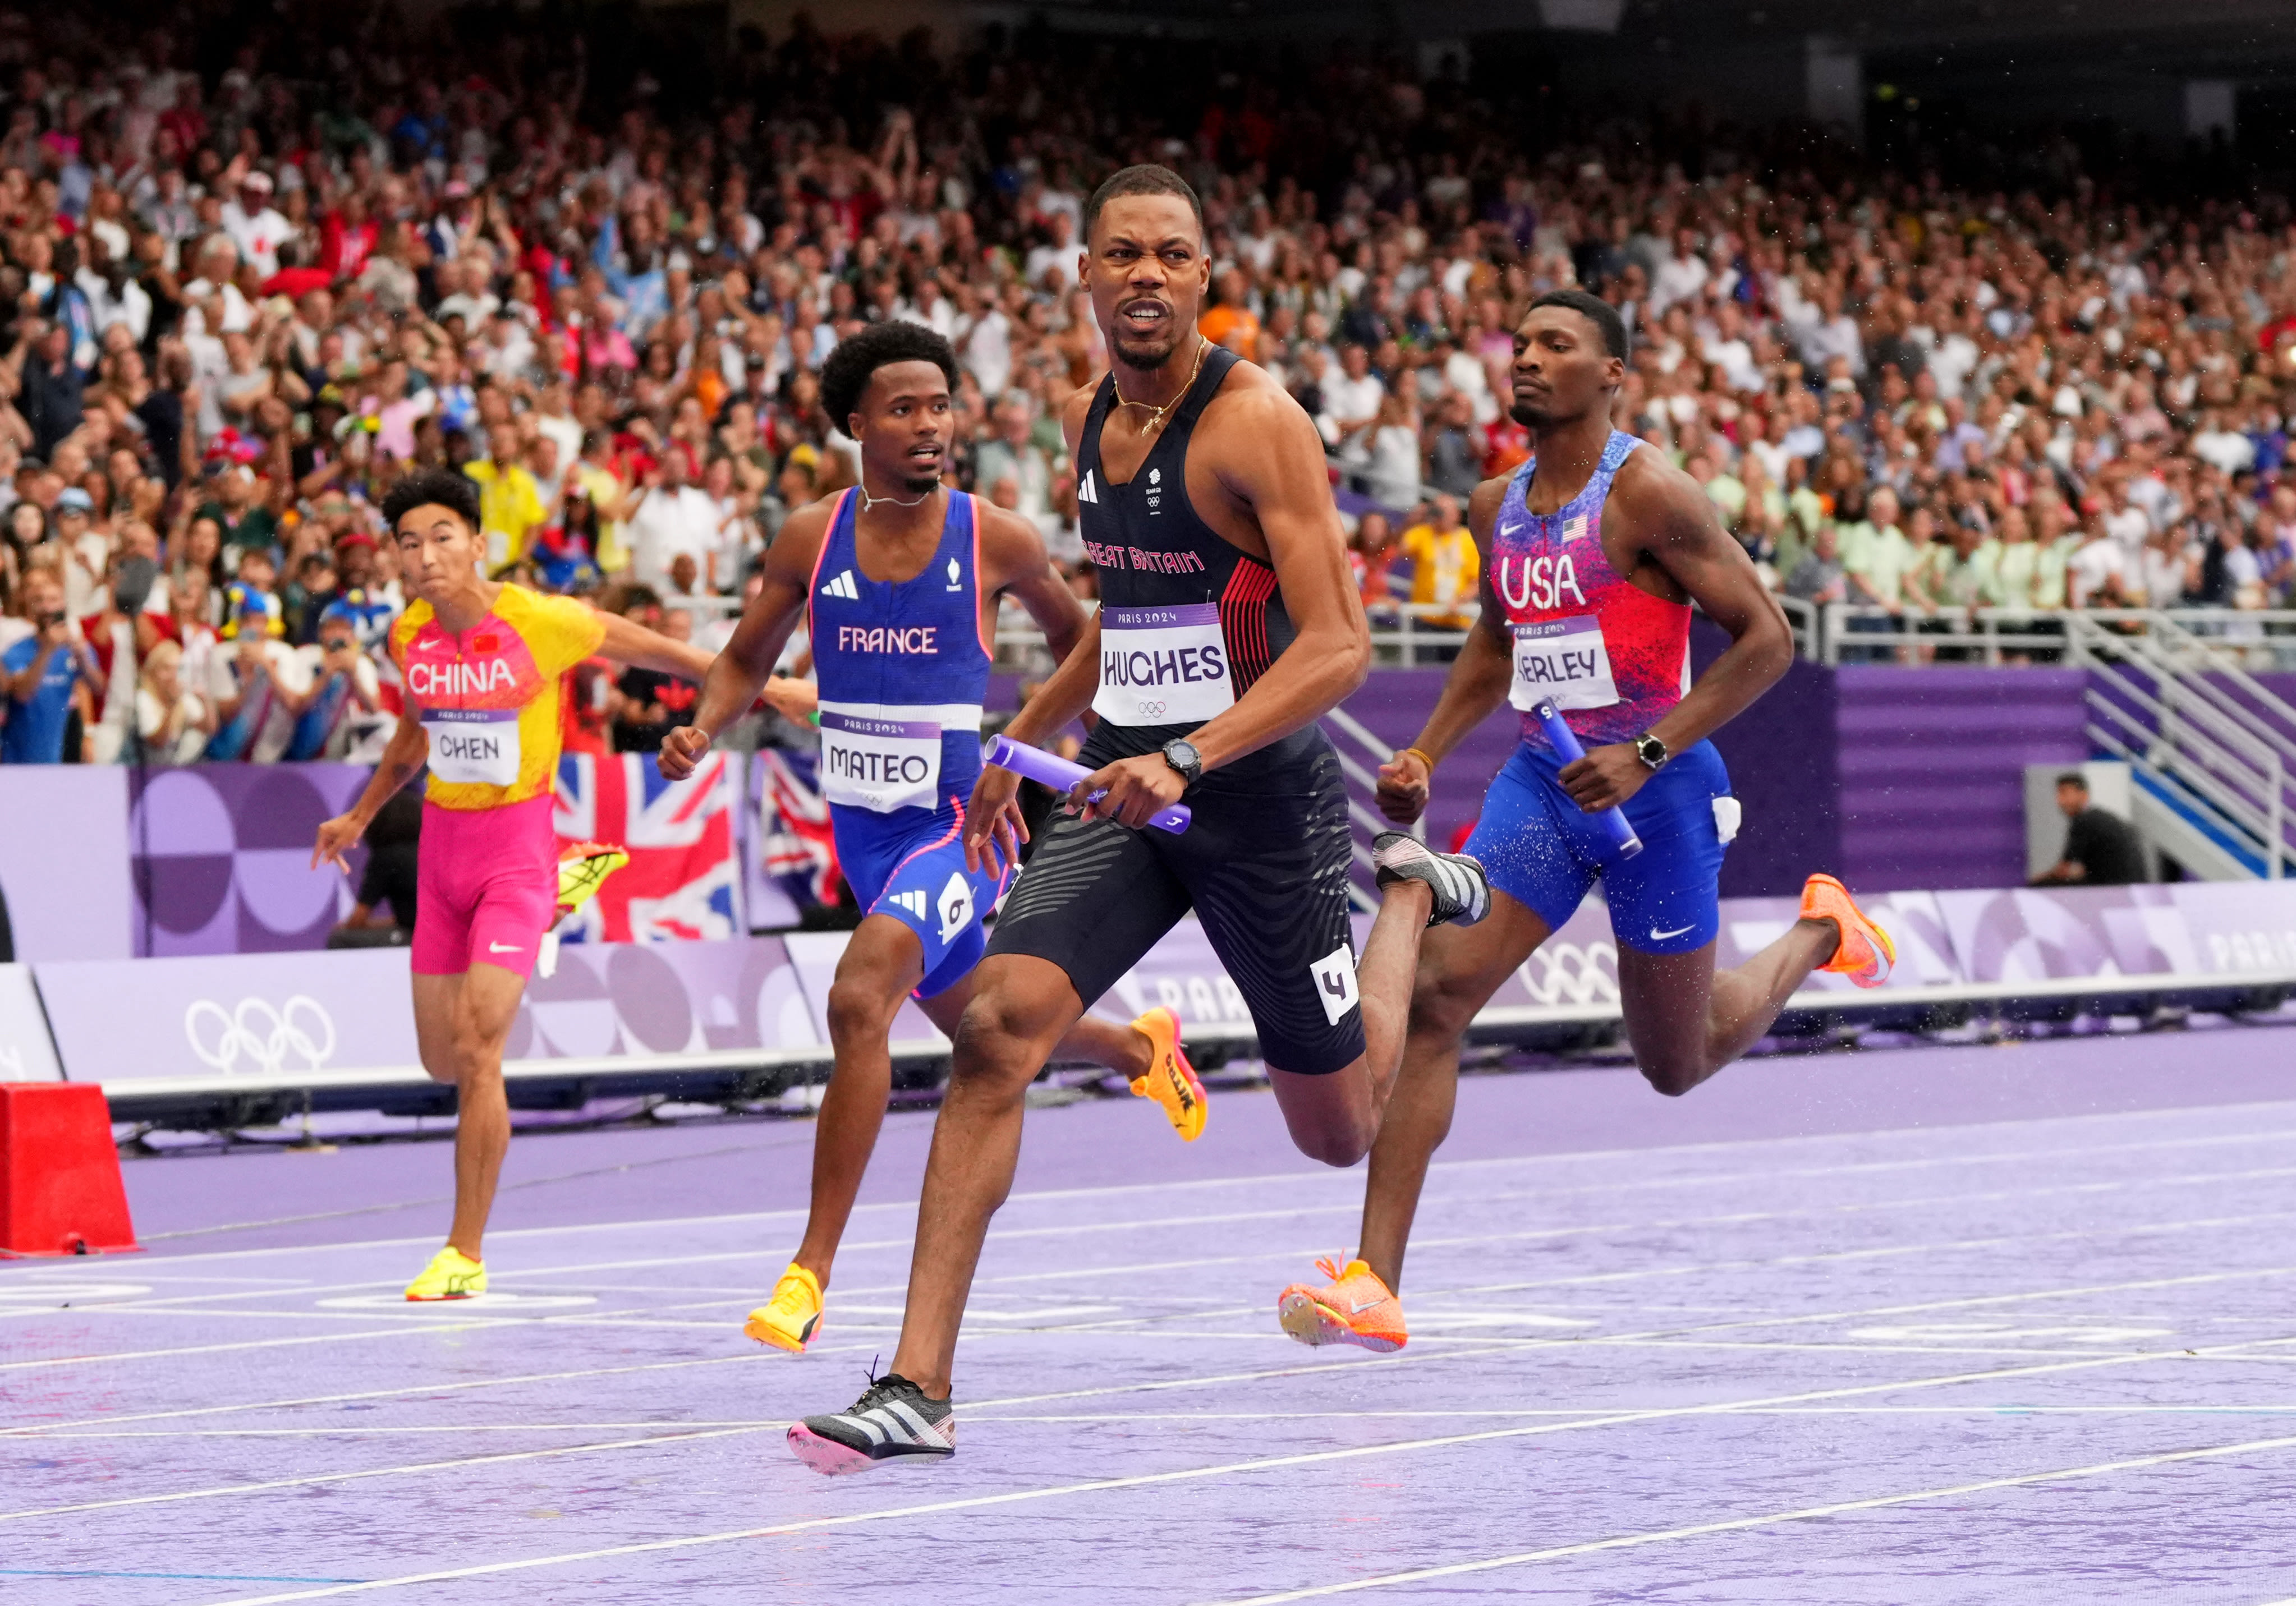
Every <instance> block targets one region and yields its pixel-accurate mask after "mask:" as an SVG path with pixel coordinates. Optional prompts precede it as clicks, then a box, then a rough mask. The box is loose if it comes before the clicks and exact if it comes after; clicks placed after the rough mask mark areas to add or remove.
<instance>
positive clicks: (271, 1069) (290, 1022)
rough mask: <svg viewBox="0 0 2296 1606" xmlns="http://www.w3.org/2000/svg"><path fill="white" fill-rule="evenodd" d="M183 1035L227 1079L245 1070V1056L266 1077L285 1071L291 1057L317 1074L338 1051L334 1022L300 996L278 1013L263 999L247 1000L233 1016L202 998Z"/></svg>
mask: <svg viewBox="0 0 2296 1606" xmlns="http://www.w3.org/2000/svg"><path fill="white" fill-rule="evenodd" d="M203 1028H204V1029H203ZM184 1037H186V1038H188V1039H190V1041H191V1045H192V1052H193V1053H195V1054H197V1055H198V1056H199V1057H200V1059H201V1061H203V1062H205V1063H206V1064H209V1065H212V1066H213V1067H215V1069H217V1070H220V1071H223V1072H225V1073H226V1074H230V1073H234V1072H236V1071H238V1070H239V1069H241V1066H240V1061H241V1059H242V1057H244V1058H245V1059H246V1060H247V1061H249V1062H250V1065H249V1068H250V1069H253V1070H255V1071H258V1072H260V1073H261V1074H263V1075H265V1076H277V1075H278V1074H279V1073H280V1072H281V1071H282V1070H283V1069H286V1067H287V1061H288V1058H289V1056H291V1055H292V1056H294V1057H296V1058H298V1059H300V1060H301V1061H303V1062H304V1063H303V1067H302V1068H303V1069H307V1070H317V1069H320V1068H322V1067H323V1066H324V1065H325V1064H326V1062H327V1061H328V1060H330V1059H332V1057H333V1055H334V1052H335V1022H334V1018H333V1017H332V1016H331V1015H329V1014H328V1013H327V1012H326V1009H325V1007H324V1005H323V1004H320V1003H319V1001H318V1000H317V999H316V998H311V997H307V996H304V995H303V994H301V993H298V994H296V995H295V996H293V997H291V998H290V999H288V1000H287V1002H286V1003H285V1004H283V1005H281V1006H280V1007H279V1008H277V1009H274V1008H273V1007H272V1006H271V1005H270V1004H269V1003H267V1002H266V1001H265V1000H264V999H261V998H242V999H241V1000H240V1001H239V1007H238V1008H237V1009H235V1010H233V1011H231V1012H228V1013H226V1012H225V1010H224V1007H223V1006H222V1005H221V1004H215V1003H212V1002H210V1001H209V1000H208V999H205V998H201V999H200V1000H199V1001H198V1002H196V1003H194V1004H192V1005H191V1007H190V1008H188V1009H186V1010H185V1011H184Z"/></svg>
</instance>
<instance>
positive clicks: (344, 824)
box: [311, 814, 366, 875]
mask: <svg viewBox="0 0 2296 1606" xmlns="http://www.w3.org/2000/svg"><path fill="white" fill-rule="evenodd" d="M365 834H366V822H365V821H364V820H362V819H360V818H359V817H358V815H356V814H347V815H336V816H335V817H334V818H333V819H332V820H329V821H328V822H327V823H325V824H324V825H322V826H320V827H319V840H318V842H317V844H316V846H315V847H313V848H312V849H311V868H312V869H314V870H316V869H317V868H318V867H319V866H320V865H322V864H332V865H333V866H334V867H335V868H336V869H338V870H340V871H341V872H342V873H344V874H345V875H348V874H349V873H351V866H350V861H349V860H348V859H346V858H345V857H343V855H345V854H347V853H348V852H349V851H350V850H351V849H352V848H356V847H357V846H358V840H359V838H361V837H362V836H365Z"/></svg>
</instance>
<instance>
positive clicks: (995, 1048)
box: [893, 827, 1122, 1399]
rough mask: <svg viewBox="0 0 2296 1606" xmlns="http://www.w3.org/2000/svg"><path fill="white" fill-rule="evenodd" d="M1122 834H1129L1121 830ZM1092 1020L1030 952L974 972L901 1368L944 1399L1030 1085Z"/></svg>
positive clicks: (922, 1220)
mask: <svg viewBox="0 0 2296 1606" xmlns="http://www.w3.org/2000/svg"><path fill="white" fill-rule="evenodd" d="M1117 829H1119V830H1121V829H1122V828H1121V827H1117ZM1083 1013H1084V1004H1083V1003H1082V1002H1081V1001H1080V1000H1079V999H1078V996H1077V991H1076V987H1075V985H1074V983H1072V982H1071V981H1070V979H1069V975H1068V972H1067V971H1064V970H1062V968H1061V967H1060V966H1059V965H1056V964H1054V963H1051V962H1050V961H1048V960H1044V959H1039V958H1037V957H1035V956H1034V955H1027V954H991V955H989V956H988V958H986V959H984V960H982V961H981V962H980V968H979V969H977V970H976V971H974V972H973V974H972V1000H971V1002H970V1003H968V1004H967V1005H966V1006H965V1010H964V1019H963V1020H961V1021H959V1022H958V1025H957V1030H956V1034H955V1037H956V1052H955V1061H954V1064H953V1068H952V1069H951V1071H950V1074H949V1079H948V1090H947V1092H946V1093H945V1094H942V1096H941V1104H940V1115H939V1118H938V1119H937V1120H935V1121H934V1123H933V1141H932V1151H931V1155H930V1157H929V1158H928V1159H926V1161H925V1184H924V1192H923V1195H922V1200H921V1201H920V1202H919V1205H918V1209H917V1245H916V1251H915V1255H914V1258H913V1259H912V1260H911V1261H910V1263H909V1294H908V1304H907V1307H906V1309H905V1310H904V1312H903V1314H902V1317H901V1341H900V1345H899V1348H897V1349H896V1350H895V1351H894V1352H893V1370H894V1371H895V1372H898V1373H899V1374H900V1375H901V1376H903V1377H905V1378H907V1379H908V1380H909V1381H911V1382H914V1383H915V1384H916V1385H917V1386H918V1387H920V1388H921V1389H923V1390H924V1391H925V1393H926V1394H928V1395H930V1396H931V1397H934V1398H936V1399H939V1398H942V1397H946V1396H947V1393H948V1391H949V1375H950V1370H951V1367H952V1365H953V1364H954V1363H955V1356H956V1331H957V1326H958V1323H960V1322H962V1321H963V1319H964V1302H965V1298H966V1296H967V1295H968V1294H969V1293H970V1292H971V1291H972V1273H973V1268H974V1267H975V1266H978V1265H979V1264H980V1246H981V1244H982V1242H983V1241H985V1240H986V1239H987V1238H988V1220H989V1217H992V1216H994V1215H996V1211H997V1208H998V1207H999V1206H1001V1205H1002V1204H1004V1202H1005V1195H1006V1194H1007V1193H1008V1192H1011V1191H1012V1187H1013V1169H1014V1168H1015V1167H1017V1166H1018V1165H1019V1163H1020V1158H1021V1115H1022V1111H1023V1109H1024V1107H1025V1102H1026V1098H1027V1094H1028V1091H1029V1084H1030V1083H1031V1082H1033V1081H1035V1080H1036V1079H1037V1072H1038V1071H1040V1070H1042V1069H1044V1067H1045V1062H1046V1060H1047V1059H1049V1058H1050V1057H1051V1055H1052V1053H1053V1050H1054V1047H1055V1046H1057V1045H1059V1043H1060V1042H1061V1040H1062V1038H1063V1037H1066V1036H1067V1035H1068V1033H1069V1031H1070V1028H1073V1027H1074V1026H1075V1025H1076V1023H1077V1020H1078V1018H1079V1017H1080V1016H1082V1015H1083Z"/></svg>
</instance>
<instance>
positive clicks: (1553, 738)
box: [1531, 701, 1643, 859]
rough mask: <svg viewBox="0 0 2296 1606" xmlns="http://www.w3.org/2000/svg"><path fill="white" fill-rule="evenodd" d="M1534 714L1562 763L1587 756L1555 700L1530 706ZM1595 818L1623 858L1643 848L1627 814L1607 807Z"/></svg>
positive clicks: (1572, 762) (1577, 760)
mask: <svg viewBox="0 0 2296 1606" xmlns="http://www.w3.org/2000/svg"><path fill="white" fill-rule="evenodd" d="M1531 714H1532V715H1533V717H1536V718H1537V719H1538V723H1539V724H1540V725H1544V726H1546V739H1547V740H1548V741H1549V742H1553V743H1554V750H1555V752H1556V753H1557V754H1558V755H1559V756H1560V757H1561V758H1562V762H1563V763H1565V764H1576V763H1578V762H1579V759H1581V758H1585V757H1586V756H1587V750H1586V749H1585V748H1583V747H1580V746H1579V733H1577V732H1576V731H1573V730H1572V729H1571V728H1570V725H1569V724H1568V723H1567V722H1566V721H1565V720H1564V719H1563V717H1562V713H1561V712H1560V711H1559V710H1557V709H1556V708H1555V706H1554V704H1553V703H1552V702H1548V701H1540V703H1539V704H1538V707H1537V708H1534V709H1531ZM1595 817H1596V818H1598V819H1600V820H1601V821H1602V822H1603V830H1605V831H1607V832H1610V833H1611V840H1612V841H1613V842H1616V843H1617V844H1618V845H1619V856H1620V858H1622V859H1630V858H1632V857H1634V856H1635V855H1636V854H1638V853H1640V852H1641V851H1642V850H1643V840H1642V838H1640V837H1638V836H1636V834H1635V828H1634V827H1633V826H1632V825H1630V824H1628V823H1627V816H1626V815H1622V814H1620V812H1619V811H1618V810H1617V809H1615V808H1605V809H1603V810H1602V811H1601V812H1600V813H1599V814H1598V815H1596V816H1595Z"/></svg>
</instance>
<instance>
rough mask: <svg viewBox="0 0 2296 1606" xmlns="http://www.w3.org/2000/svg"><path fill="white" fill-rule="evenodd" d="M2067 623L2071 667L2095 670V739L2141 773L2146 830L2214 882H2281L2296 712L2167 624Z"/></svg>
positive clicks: (2295, 755)
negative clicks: (2257, 879) (2246, 879)
mask: <svg viewBox="0 0 2296 1606" xmlns="http://www.w3.org/2000/svg"><path fill="white" fill-rule="evenodd" d="M2064 624H2065V628H2066V643H2067V649H2068V658H2069V661H2070V662H2071V664H2072V665H2074V666H2075V667H2078V668H2085V669H2087V670H2088V671H2089V684H2088V688H2087V693H2086V697H2085V701H2086V702H2087V708H2088V716H2089V717H2088V724H2087V735H2088V738H2089V740H2090V741H2091V742H2094V743H2095V745H2096V746H2097V747H2098V748H2099V749H2101V750H2103V751H2105V752H2108V753H2111V754H2112V755H2113V756H2114V757H2115V758H2121V759H2123V760H2125V761H2126V762H2127V763H2128V766H2129V767H2130V769H2131V770H2132V771H2133V772H2134V774H2135V776H2136V781H2137V783H2138V788H2139V792H2140V798H2139V807H2138V808H2137V813H2138V815H2139V816H2140V817H2139V819H2138V822H2137V823H2138V824H2139V827H2140V829H2143V830H2144V832H2145V834H2146V835H2148V836H2150V837H2152V838H2153V840H2155V841H2156V842H2159V843H2160V844H2161V846H2162V847H2164V848H2168V849H2169V852H2170V853H2171V854H2172V856H2176V857H2177V858H2178V859H2179V861H2180V862H2183V863H2185V865H2186V867H2187V868H2188V869H2192V870H2195V871H2197V872H2200V873H2203V874H2208V875H2210V876H2211V877H2212V878H2213V879H2237V878H2244V877H2249V876H2261V877H2263V878H2266V879H2268V880H2273V881H2277V880H2279V879H2281V877H2282V876H2283V874H2284V870H2285V866H2286V864H2287V862H2288V860H2289V858H2290V857H2291V856H2292V855H2296V842H2292V841H2291V840H2290V838H2289V827H2290V824H2291V823H2292V820H2291V815H2292V811H2291V809H2290V807H2289V803H2290V799H2289V794H2288V787H2289V783H2290V781H2291V779H2292V777H2296V709H2292V708H2291V707H2290V706H2289V705H2288V704H2287V703H2286V702H2285V701H2283V700H2282V699H2281V698H2280V697H2279V696H2278V695H2277V694H2276V693H2275V692H2272V691H2271V690H2270V689H2268V688H2267V687H2266V686H2264V685H2263V684H2261V683H2259V682H2258V681H2257V680H2256V679H2255V678H2254V677H2253V676H2251V675H2249V674H2248V673H2247V671H2246V670H2245V668H2243V667H2242V666H2241V665H2240V664H2239V663H2238V662H2237V661H2235V660H2234V658H2233V655H2231V654H2227V653H2226V651H2224V649H2223V647H2222V646H2221V645H2220V644H2218V643H2216V642H2213V641H2211V639H2210V638H2208V637H2205V636H2202V635H2198V634H2196V633H2195V632H2194V631H2192V630H2190V629H2188V628H2186V627H2185V625H2184V624H2182V623H2181V622H2180V621H2179V620H2177V619H2175V618H2172V617H2170V616H2169V615H2166V614H2154V615H2150V616H2147V617H2143V618H2126V617H2124V618H2120V619H2110V618H2095V617H2091V616H2089V615H2087V614H2078V613H2077V614H2068V615H2067V616H2066V617H2065V620H2064Z"/></svg>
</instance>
